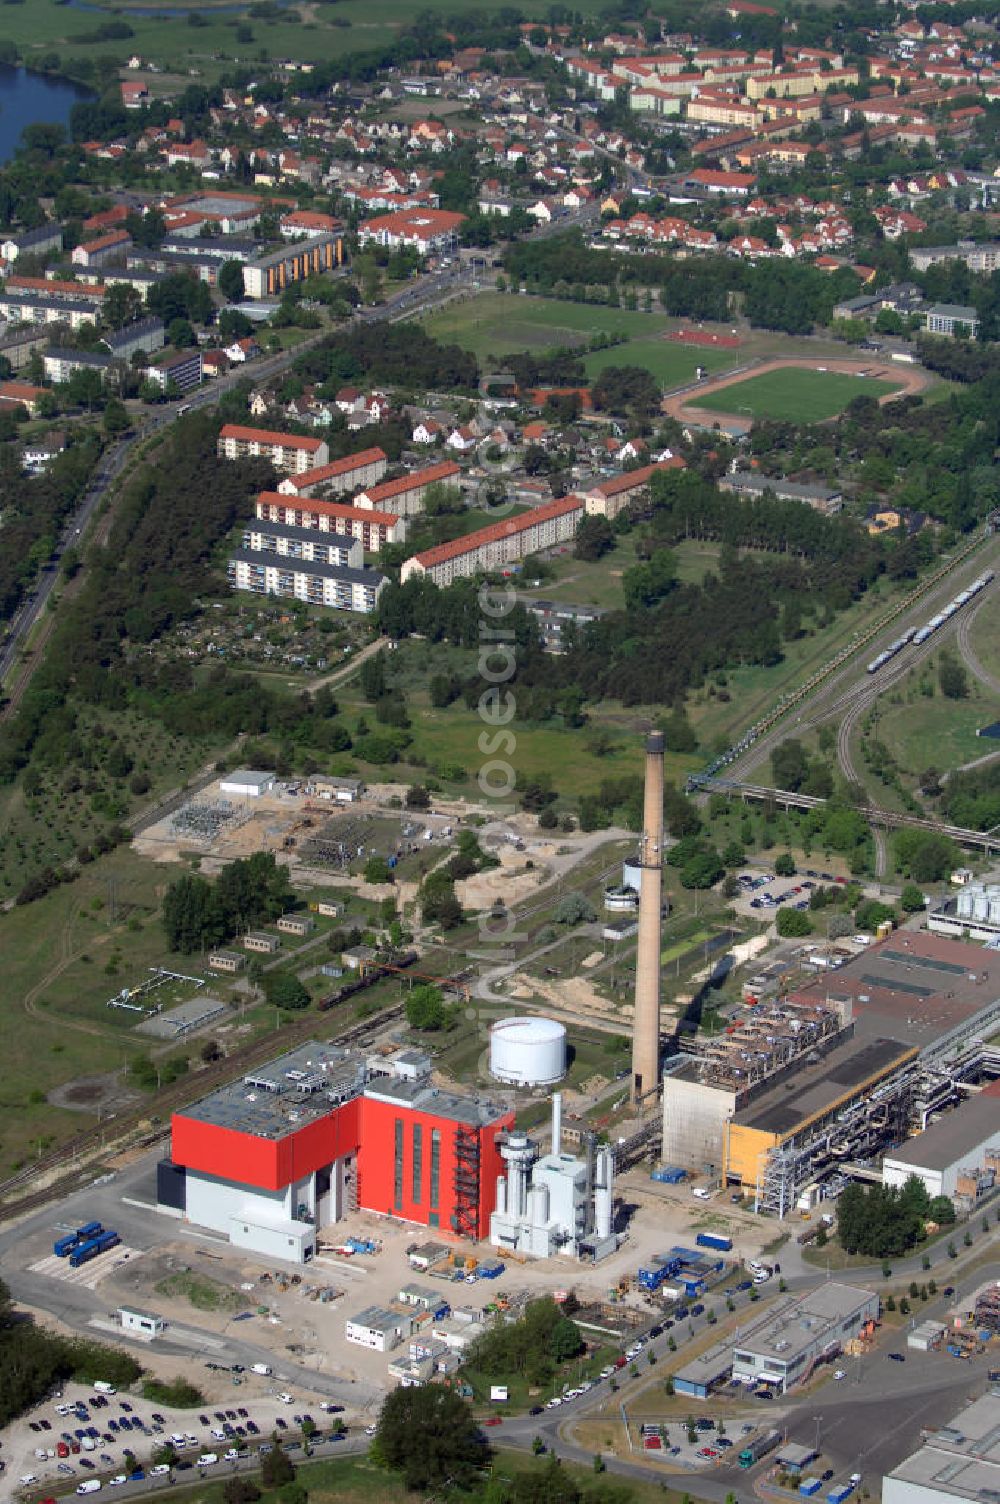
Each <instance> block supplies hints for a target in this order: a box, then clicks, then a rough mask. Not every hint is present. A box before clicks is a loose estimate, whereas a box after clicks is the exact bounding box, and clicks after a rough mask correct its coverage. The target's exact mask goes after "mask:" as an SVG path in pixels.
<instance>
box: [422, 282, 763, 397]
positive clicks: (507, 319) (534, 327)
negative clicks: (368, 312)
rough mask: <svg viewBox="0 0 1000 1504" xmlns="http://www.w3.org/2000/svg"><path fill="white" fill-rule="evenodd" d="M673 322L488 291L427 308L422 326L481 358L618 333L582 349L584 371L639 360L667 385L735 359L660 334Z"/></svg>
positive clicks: (591, 374) (654, 315) (727, 365)
mask: <svg viewBox="0 0 1000 1504" xmlns="http://www.w3.org/2000/svg"><path fill="white" fill-rule="evenodd" d="M674 322H676V321H675V320H668V319H666V318H664V316H663V315H662V314H658V313H633V312H631V311H630V310H628V309H624V308H602V307H599V306H598V307H595V306H593V305H591V304H586V303H568V302H561V301H560V300H559V299H557V298H528V297H523V298H522V297H515V296H512V295H511V294H509V293H493V292H488V293H482V294H481V295H480V296H479V297H477V298H471V299H469V300H468V301H467V302H464V303H460V304H457V305H453V306H452V307H450V308H445V309H442V310H441V311H440V312H439V313H434V314H431V316H430V317H429V318H428V319H426V320H425V321H424V327H425V328H426V329H427V331H428V333H430V334H432V335H433V336H434V337H435V339H439V340H443V341H445V342H448V341H453V342H454V343H455V344H459V345H461V346H462V347H463V348H464V349H467V350H472V351H473V352H474V354H475V355H476V356H477V358H478V359H479V360H480V361H481V362H482V361H486V362H488V361H489V359H490V357H496V358H498V359H502V358H503V357H504V356H507V355H513V354H516V353H518V352H520V351H522V350H544V349H551V348H554V347H557V346H568V347H573V348H576V347H579V348H580V349H581V350H582V351H585V350H586V348H587V345H588V344H589V341H590V337H591V335H593V334H610V335H621V336H624V337H625V339H626V341H627V342H626V343H622V344H618V345H612V346H611V347H610V348H609V349H606V350H596V351H594V352H592V353H591V354H588V355H586V357H585V361H584V364H585V366H586V370H587V375H588V376H589V377H591V378H593V377H595V376H597V375H598V374H599V372H601V371H603V370H604V369H605V368H606V367H607V366H616V365H619V366H620V365H639V366H645V367H646V369H647V370H648V371H650V372H651V373H652V374H653V375H654V376H655V377H656V379H657V381H659V382H660V383H661V384H662V385H663V386H665V387H671V386H678V385H682V384H683V383H684V382H686V381H690V380H692V379H693V378H694V374H695V367H696V366H699V365H703V366H706V367H707V368H708V369H709V370H710V371H722V370H728V369H729V368H730V367H732V366H734V365H736V363H737V361H738V359H739V354H740V352H739V351H738V350H713V349H705V350H699V349H697V348H695V347H693V346H689V345H677V344H673V343H672V342H671V341H670V340H667V339H665V338H664V334H665V331H666V330H667V329H668V328H670V327H672V325H673V323H674Z"/></svg>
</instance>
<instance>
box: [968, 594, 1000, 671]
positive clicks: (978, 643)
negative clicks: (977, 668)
mask: <svg viewBox="0 0 1000 1504" xmlns="http://www.w3.org/2000/svg"><path fill="white" fill-rule="evenodd" d="M969 635H970V637H971V639H972V646H973V647H974V648H975V650H976V656H977V657H978V658H979V661H980V662H981V663H982V665H983V668H985V669H988V670H989V671H990V673H993V674H1000V590H997V589H996V587H994V589H993V592H992V594H991V595H988V596H987V598H986V601H985V603H984V604H983V605H982V606H980V607H979V610H978V611H977V612H976V619H975V621H974V622H973V624H972V628H971V630H970V634H969Z"/></svg>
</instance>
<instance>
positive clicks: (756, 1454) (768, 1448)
mask: <svg viewBox="0 0 1000 1504" xmlns="http://www.w3.org/2000/svg"><path fill="white" fill-rule="evenodd" d="M780 1440H781V1434H780V1432H778V1431H762V1432H761V1434H760V1435H759V1436H754V1437H753V1438H752V1439H751V1440H750V1441H748V1442H747V1444H746V1446H745V1447H744V1448H743V1450H742V1452H741V1453H740V1455H739V1457H738V1458H737V1461H738V1462H739V1465H740V1467H744V1468H745V1467H753V1465H754V1463H755V1462H759V1461H760V1459H761V1458H762V1457H766V1456H767V1454H768V1452H773V1451H774V1449H775V1447H776V1446H777V1445H778V1442H779V1441H780Z"/></svg>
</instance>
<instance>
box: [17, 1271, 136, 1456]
mask: <svg viewBox="0 0 1000 1504" xmlns="http://www.w3.org/2000/svg"><path fill="white" fill-rule="evenodd" d="M140 1372H141V1370H140V1368H139V1365H138V1363H137V1362H136V1361H135V1359H134V1358H133V1357H131V1356H130V1355H129V1354H128V1353H124V1352H121V1351H120V1350H119V1349H118V1348H114V1347H104V1346H102V1345H101V1344H100V1343H98V1342H87V1341H85V1340H82V1339H78V1338H66V1337H60V1336H57V1335H55V1334H54V1333H52V1332H46V1331H43V1330H42V1329H41V1328H40V1327H37V1326H35V1324H34V1322H33V1321H32V1320H31V1319H30V1318H27V1317H22V1316H20V1315H19V1314H15V1312H14V1310H13V1308H12V1306H11V1304H10V1294H9V1291H8V1290H7V1287H6V1285H4V1284H3V1282H2V1281H0V1427H4V1426H6V1425H8V1424H9V1422H10V1421H12V1420H13V1419H14V1418H15V1417H16V1416H18V1415H20V1414H21V1413H22V1412H23V1411H25V1410H28V1409H30V1408H31V1406H32V1405H35V1404H37V1403H38V1401H39V1400H40V1399H42V1397H43V1396H44V1395H45V1394H47V1393H48V1391H49V1390H50V1389H51V1387H52V1385H53V1384H55V1383H59V1382H65V1380H67V1379H80V1380H82V1381H85V1382H87V1383H93V1381H94V1380H95V1379H104V1380H105V1381H106V1382H107V1383H109V1384H114V1385H115V1386H116V1388H125V1387H126V1386H127V1385H129V1384H131V1383H132V1382H133V1381H134V1380H135V1379H137V1378H138V1377H139V1374H140Z"/></svg>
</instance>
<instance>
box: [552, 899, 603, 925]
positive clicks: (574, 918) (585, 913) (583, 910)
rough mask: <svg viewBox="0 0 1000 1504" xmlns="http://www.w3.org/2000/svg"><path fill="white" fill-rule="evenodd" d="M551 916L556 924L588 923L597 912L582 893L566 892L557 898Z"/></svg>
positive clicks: (594, 917) (595, 916)
mask: <svg viewBox="0 0 1000 1504" xmlns="http://www.w3.org/2000/svg"><path fill="white" fill-rule="evenodd" d="M552 918H553V920H554V921H555V923H556V924H590V923H591V922H592V921H593V920H594V919H596V918H597V913H596V911H595V909H594V907H593V905H592V904H591V902H590V900H589V899H588V898H587V897H586V896H585V895H584V894H583V893H567V894H566V896H565V898H561V899H560V900H559V903H558V904H557V905H556V908H555V911H554V913H553V915H552Z"/></svg>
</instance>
